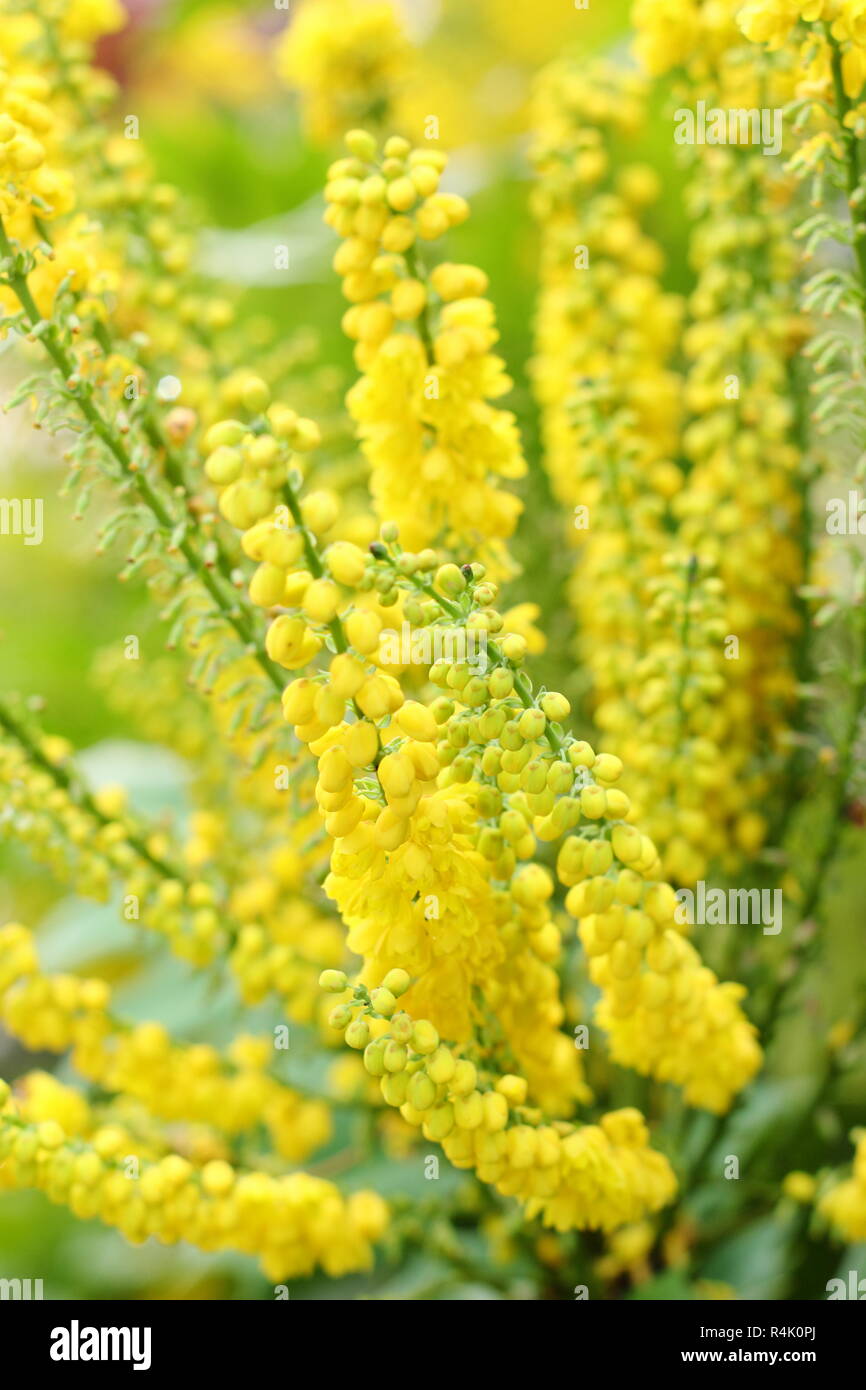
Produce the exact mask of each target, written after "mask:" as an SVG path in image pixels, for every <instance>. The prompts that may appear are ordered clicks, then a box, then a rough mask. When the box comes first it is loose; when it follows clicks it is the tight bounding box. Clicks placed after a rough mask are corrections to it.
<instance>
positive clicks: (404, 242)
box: [325, 130, 526, 564]
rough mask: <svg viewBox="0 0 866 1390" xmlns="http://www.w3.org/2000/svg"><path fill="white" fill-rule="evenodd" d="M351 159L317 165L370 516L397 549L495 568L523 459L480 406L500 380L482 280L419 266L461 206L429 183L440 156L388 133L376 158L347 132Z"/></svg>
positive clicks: (372, 147)
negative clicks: (465, 558) (505, 483)
mask: <svg viewBox="0 0 866 1390" xmlns="http://www.w3.org/2000/svg"><path fill="white" fill-rule="evenodd" d="M346 143H347V145H348V148H349V155H348V156H347V157H346V158H344V159H340V160H338V161H337V162H336V163H335V164H332V165H331V167H330V169H329V171H328V184H327V187H326V189H325V197H326V199H327V201H328V210H327V212H326V221H327V222H328V223H329V224H330V225H331V226H332V227H334V228H335V230H336V231H337V232H338V233H339V234H340V236H341V237H342V238H343V240H342V242H341V245H340V246H339V248H338V249H337V252H336V254H335V256H334V268H335V270H336V271H337V272H338V273H339V274H340V275H341V277H342V281H343V293H344V295H345V296H346V298H347V299H348V300H349V301H350V303H351V307H350V308H349V309H348V310H347V312H346V313H345V315H344V316H343V327H344V329H345V331H346V333H347V334H348V335H349V337H350V338H353V339H354V340H355V341H356V347H355V361H356V363H357V365H358V367H359V368H360V369H361V371H362V372H363V376H362V377H361V379H360V380H359V381H358V382H357V384H356V385H355V386H354V387H353V388H352V390H351V391H350V392H349V396H348V401H347V403H348V407H349V411H350V413H351V415H352V418H353V419H354V420H355V421H356V423H357V426H358V433H359V437H360V440H361V444H362V448H363V450H364V454H365V456H366V458H367V460H368V462H369V464H370V470H371V472H370V489H371V492H372V495H373V501H374V503H375V505H376V508H377V511H378V514H379V517H380V519H382V520H391V521H394V522H396V523H397V524H398V525H399V526H400V529H401V534H402V535H403V536H404V537H405V540H406V543H407V544H408V545H413V546H415V547H416V548H418V549H420V548H421V547H423V546H426V545H434V544H440V545H443V546H446V547H447V548H448V549H449V550H451V551H452V552H453V551H457V552H459V551H460V550H461V549H467V550H471V551H472V552H473V553H475V554H478V555H479V557H480V558H482V559H484V558H486V555H487V551H488V548H489V550H490V554H491V556H493V557H498V558H499V562H500V564H501V563H502V558H501V551H502V542H503V541H505V540H507V538H508V537H509V536H510V535H511V533H512V531H513V530H514V527H515V525H516V522H517V518H518V516H519V514H520V510H521V504H520V502H519V500H518V499H517V498H516V497H515V496H513V495H512V494H511V493H509V492H507V491H505V490H504V489H502V488H501V487H500V482H501V480H503V479H515V478H519V477H522V475H523V474H524V473H525V471H526V463H525V460H524V458H523V454H522V451H521V445H520V438H519V435H518V431H517V427H516V424H515V420H514V416H513V415H512V414H511V413H510V412H509V411H506V410H502V409H500V408H499V407H497V406H494V405H492V404H491V402H492V401H494V400H497V399H498V398H499V397H500V396H503V395H505V394H506V393H507V392H508V391H509V390H510V389H511V384H512V383H511V380H510V378H509V377H508V376H507V375H506V373H505V368H504V363H503V361H502V359H501V358H499V357H497V356H496V355H495V354H494V353H493V352H492V351H491V349H492V348H493V346H494V344H495V343H496V341H497V338H498V333H497V331H496V323H495V313H494V309H493V305H492V304H491V302H490V300H489V299H487V298H486V293H487V288H488V280H487V276H486V275H485V274H484V272H483V271H482V270H479V269H478V268H477V267H476V266H472V265H457V264H453V263H451V262H449V261H443V262H441V263H439V264H438V265H436V266H434V267H433V268H428V267H427V266H426V265H425V264H424V263H423V262H422V259H421V248H420V246H419V243H425V242H433V241H436V240H437V239H438V238H439V237H441V236H443V235H444V233H446V232H447V231H449V229H450V228H452V227H455V226H458V225H459V224H460V223H461V222H463V221H464V220H465V219H466V218H467V217H468V215H469V207H468V204H467V203H466V200H465V199H464V198H461V197H460V196H459V195H458V194H456V193H445V192H442V191H440V188H439V182H440V179H441V176H442V173H443V171H444V169H445V167H446V156H445V155H444V154H443V153H442V152H441V151H439V150H437V149H434V148H432V147H424V146H421V147H418V148H415V149H413V148H412V147H411V146H410V144H409V141H408V140H404V139H403V138H402V137H400V136H392V137H391V138H390V139H389V140H387V141H386V143H385V146H384V151H383V154H382V155H380V154H379V153H378V150H377V145H376V142H375V140H374V138H373V136H372V135H371V134H369V132H367V131H364V130H354V131H350V132H349V134H348V136H347V137H346Z"/></svg>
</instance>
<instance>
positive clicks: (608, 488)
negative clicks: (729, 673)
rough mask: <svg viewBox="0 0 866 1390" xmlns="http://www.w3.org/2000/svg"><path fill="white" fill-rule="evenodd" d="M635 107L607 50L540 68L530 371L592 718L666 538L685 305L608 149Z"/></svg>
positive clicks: (639, 88) (636, 180) (635, 174)
mask: <svg viewBox="0 0 866 1390" xmlns="http://www.w3.org/2000/svg"><path fill="white" fill-rule="evenodd" d="M644 115H645V87H644V83H643V82H642V80H641V79H640V78H639V77H637V76H635V75H634V74H630V73H626V72H623V71H622V70H620V69H616V68H613V67H611V66H609V65H607V64H604V63H599V64H594V65H591V66H589V67H587V66H586V65H585V64H577V63H575V62H573V61H570V60H567V59H561V60H558V61H557V62H556V63H554V64H552V65H550V66H549V67H548V68H547V69H545V70H544V72H543V73H542V75H541V77H540V78H539V81H538V84H537V91H536V100H535V107H534V111H533V117H534V121H533V124H534V130H535V135H534V146H533V154H534V160H535V164H536V167H537V169H538V173H539V179H538V183H537V185H536V188H535V190H534V192H533V198H532V205H533V211H534V214H535V217H536V220H537V222H538V224H539V228H540V235H541V261H540V280H541V286H540V292H539V297H538V306H537V312H536V316H535V354H534V357H533V361H532V377H533V384H534V388H535V394H536V396H537V399H538V401H539V404H540V406H541V410H542V429H543V438H544V460H545V466H546V468H547V470H548V472H549V474H550V478H551V482H552V485H553V489H554V492H555V495H556V497H557V499H558V501H559V502H560V503H561V504H562V506H563V509H564V512H565V517H564V528H563V530H564V537H563V539H564V540H565V542H566V543H567V544H569V545H571V546H573V547H574V548H575V560H576V563H575V567H574V572H573V577H572V579H571V581H570V584H569V590H568V592H569V598H570V600H571V604H572V607H573V610H574V614H575V619H576V623H577V652H578V655H579V657H580V662H581V666H582V668H584V669H586V670H587V671H588V672H589V673H590V675H591V680H592V691H591V696H592V701H593V704H594V705H595V706H596V707H597V711H598V712H597V718H598V721H599V724H600V726H601V727H602V728H605V727H606V726H607V723H608V722H609V718H608V715H607V713H606V711H607V709H608V707H611V708H613V709H614V710H615V709H616V708H617V703H618V701H620V700H621V699H622V697H623V694H624V682H625V681H626V680H627V679H628V676H629V673H630V672H631V670H632V668H633V664H634V662H635V661H637V660H638V659H639V658H640V656H641V654H642V653H643V651H644V648H645V644H646V634H645V622H646V607H647V603H646V591H645V586H646V584H647V582H648V581H649V580H650V579H651V578H652V577H653V576H654V575H656V574H657V573H658V572H659V569H660V563H661V556H662V554H663V553H664V552H665V551H666V550H667V549H668V548H669V545H670V537H669V534H668V532H667V529H666V519H667V503H668V499H669V498H670V496H671V495H672V494H673V493H674V492H675V491H676V490H677V488H678V487H679V486H680V485H681V480H682V478H681V471H680V469H679V468H678V467H677V465H676V464H675V462H674V461H673V459H672V455H673V452H674V450H675V446H676V440H677V429H678V423H679V416H680V408H681V407H680V395H681V382H680V380H679V378H678V376H677V374H676V373H675V371H674V370H673V369H672V366H671V359H672V356H673V352H674V349H675V347H676V344H677V337H678V330H679V325H680V319H681V315H682V305H681V303H680V301H679V299H678V298H677V297H676V296H674V295H671V294H668V293H666V292H665V291H664V290H663V289H662V287H661V284H660V282H659V276H660V274H661V271H662V268H663V258H662V253H661V249H660V247H659V246H658V245H657V243H656V242H654V241H653V240H652V239H651V238H650V237H648V236H647V235H646V233H645V232H644V231H643V228H642V225H641V219H642V217H643V215H644V211H645V209H646V208H647V206H648V205H651V204H652V203H653V201H654V200H655V199H656V198H657V197H658V194H659V183H658V179H657V176H656V174H655V173H654V171H653V170H651V169H649V168H648V167H647V166H645V165H638V164H625V165H622V166H618V167H617V169H616V172H615V169H614V164H613V160H614V146H615V144H616V142H626V141H628V140H629V138H630V137H633V136H634V134H635V132H636V131H637V130H638V129H639V127H640V124H641V121H642V119H643V117H644ZM611 747H612V748H613V749H614V750H615V749H616V745H615V742H612V743H611Z"/></svg>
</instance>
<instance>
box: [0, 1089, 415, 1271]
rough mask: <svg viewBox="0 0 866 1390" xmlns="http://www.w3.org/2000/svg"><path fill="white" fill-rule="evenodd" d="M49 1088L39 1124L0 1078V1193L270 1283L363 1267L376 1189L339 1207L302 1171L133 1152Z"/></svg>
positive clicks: (67, 1096) (377, 1222)
mask: <svg viewBox="0 0 866 1390" xmlns="http://www.w3.org/2000/svg"><path fill="white" fill-rule="evenodd" d="M52 1092H53V1094H52V1095H51V1098H50V1101H51V1103H50V1105H49V1107H48V1108H49V1110H50V1111H53V1112H54V1113H53V1114H51V1115H49V1116H48V1117H46V1114H45V1109H46V1107H45V1106H44V1104H43V1105H42V1107H41V1111H40V1115H39V1118H38V1120H37V1119H36V1118H35V1117H34V1116H31V1114H30V1106H29V1105H28V1100H27V1096H26V1093H25V1095H24V1096H23V1097H22V1098H21V1100H20V1102H19V1100H18V1099H17V1098H16V1097H13V1096H12V1095H11V1094H10V1090H9V1087H8V1085H7V1084H6V1082H5V1081H0V1190H3V1191H7V1192H8V1191H14V1190H16V1189H25V1188H35V1189H37V1190H39V1191H41V1192H44V1193H45V1195H46V1196H47V1197H48V1199H49V1201H51V1202H54V1203H57V1204H60V1205H63V1206H66V1207H68V1208H69V1210H70V1211H72V1212H73V1214H74V1215H75V1216H77V1217H79V1218H80V1219H82V1220H90V1219H93V1218H94V1217H95V1218H97V1219H98V1220H100V1221H103V1222H104V1223H105V1224H106V1225H108V1226H113V1227H115V1228H116V1229H117V1230H118V1231H120V1232H121V1233H122V1234H123V1235H124V1236H125V1238H126V1239H127V1240H129V1241H131V1242H132V1243H134V1244H141V1243H142V1242H143V1241H145V1240H147V1239H148V1238H149V1237H151V1236H154V1237H155V1238H156V1239H157V1240H158V1241H160V1242H161V1243H162V1244H165V1245H173V1244H176V1243H177V1242H178V1241H181V1240H184V1241H189V1242H190V1243H191V1244H193V1245H196V1246H198V1248H199V1249H201V1250H206V1251H214V1250H240V1251H244V1252H246V1253H248V1254H251V1255H256V1256H257V1257H258V1259H259V1261H260V1263H261V1267H262V1269H263V1270H264V1273H265V1274H266V1276H267V1277H268V1278H269V1279H273V1280H276V1281H279V1280H283V1279H286V1278H289V1277H290V1276H293V1275H304V1274H309V1273H311V1272H312V1271H313V1270H314V1269H315V1268H316V1267H317V1266H320V1267H321V1268H322V1269H324V1270H325V1272H326V1273H328V1274H330V1275H332V1276H334V1277H337V1276H339V1275H341V1274H346V1273H348V1272H349V1271H350V1270H361V1269H369V1268H370V1267H371V1265H372V1262H373V1248H372V1242H373V1241H375V1240H377V1239H378V1238H379V1237H380V1236H381V1235H382V1234H383V1232H384V1229H385V1226H386V1223H387V1218H388V1209H387V1207H386V1205H385V1203H384V1202H383V1201H382V1199H381V1198H380V1197H378V1196H377V1195H376V1194H375V1193H373V1192H369V1191H361V1192H357V1193H355V1194H354V1195H353V1196H352V1197H349V1198H348V1199H347V1198H344V1197H343V1196H342V1195H341V1193H340V1192H339V1190H338V1189H337V1188H336V1187H335V1186H334V1184H333V1183H330V1182H327V1181H325V1180H324V1179H322V1178H317V1177H313V1176H311V1175H310V1174H307V1173H292V1174H289V1175H287V1176H283V1177H272V1176H271V1175H270V1174H268V1173H264V1172H258V1171H255V1170H242V1169H237V1168H235V1167H233V1166H232V1165H231V1164H229V1163H227V1162H226V1161H225V1160H224V1159H211V1160H210V1161H209V1162H207V1163H205V1164H204V1165H203V1166H196V1165H194V1164H193V1163H192V1162H190V1160H189V1159H187V1158H184V1157H183V1156H182V1155H181V1154H178V1153H172V1152H164V1153H163V1154H161V1155H159V1156H157V1155H154V1154H147V1155H145V1154H141V1156H139V1155H140V1149H141V1145H140V1141H137V1140H136V1138H135V1137H134V1136H133V1135H132V1134H131V1133H130V1132H129V1131H127V1130H125V1129H124V1128H123V1127H122V1126H121V1125H119V1124H117V1123H107V1124H101V1123H100V1122H99V1117H98V1116H97V1115H96V1114H94V1113H92V1112H91V1111H90V1110H89V1108H88V1107H87V1106H86V1105H85V1104H84V1102H83V1101H82V1098H81V1097H80V1095H78V1093H77V1092H75V1091H72V1090H71V1089H69V1088H67V1087H61V1086H59V1084H58V1083H56V1082H52ZM43 1099H44V1097H43ZM130 1159H134V1160H135V1162H130Z"/></svg>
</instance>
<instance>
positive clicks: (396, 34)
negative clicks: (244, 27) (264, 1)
mask: <svg viewBox="0 0 866 1390" xmlns="http://www.w3.org/2000/svg"><path fill="white" fill-rule="evenodd" d="M409 53H410V48H409V43H408V40H407V38H406V35H405V33H404V32H403V27H402V23H401V19H400V16H399V13H398V11H397V10H396V8H395V7H394V5H392V4H391V3H390V0H304V3H303V4H302V5H301V6H300V9H299V10H298V12H297V14H293V16H292V18H291V20H290V21H289V24H288V27H287V28H286V30H285V32H284V34H283V37H282V39H281V41H280V44H279V46H278V48H277V52H276V65H277V71H278V73H279V75H280V77H282V78H283V80H284V81H285V82H286V83H287V84H288V85H289V86H290V87H292V88H293V89H295V90H297V92H298V94H299V96H300V102H301V113H302V117H303V121H304V124H305V125H306V127H307V128H308V130H309V132H310V135H311V136H312V138H313V139H314V140H318V141H322V142H324V141H327V140H332V139H335V138H337V137H339V136H341V135H342V134H343V132H344V131H345V129H346V127H347V126H351V125H356V124H362V123H364V122H367V121H371V122H375V123H377V124H380V125H381V124H384V123H386V122H387V120H388V118H389V115H390V113H391V108H392V106H393V103H394V101H395V99H396V97H397V96H398V94H399V92H400V89H401V88H402V86H403V84H404V83H405V81H406V80H407V77H408V72H409Z"/></svg>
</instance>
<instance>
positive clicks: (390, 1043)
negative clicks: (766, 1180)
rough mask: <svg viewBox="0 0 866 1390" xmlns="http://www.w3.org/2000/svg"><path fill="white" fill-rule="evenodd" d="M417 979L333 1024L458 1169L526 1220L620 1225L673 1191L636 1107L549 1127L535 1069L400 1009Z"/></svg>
mask: <svg viewBox="0 0 866 1390" xmlns="http://www.w3.org/2000/svg"><path fill="white" fill-rule="evenodd" d="M409 983H410V981H409V976H408V974H407V973H406V971H403V970H399V969H398V970H394V971H391V972H389V974H388V975H386V977H385V979H384V981H383V984H382V986H381V987H380V988H379V989H377V990H374V991H373V992H372V994H370V995H367V994H366V991H364V990H362V991H356V995H357V996H358V997H356V999H355V1000H354V1001H353V1002H352V1003H343V1004H338V1005H337V1006H336V1008H335V1009H334V1011H333V1014H332V1021H333V1024H334V1026H335V1027H337V1028H340V1029H341V1030H345V1034H346V1041H347V1042H348V1044H349V1046H350V1047H355V1048H359V1049H360V1048H362V1049H363V1051H364V1065H365V1067H366V1068H367V1071H368V1072H369V1073H370V1074H371V1076H375V1077H379V1078H380V1087H381V1091H382V1096H383V1098H384V1100H385V1101H386V1103H387V1104H388V1105H392V1106H395V1107H398V1108H399V1110H400V1114H401V1115H402V1116H403V1118H404V1120H406V1121H407V1123H408V1124H410V1125H413V1126H416V1127H418V1128H420V1130H421V1132H422V1133H423V1135H424V1137H425V1139H429V1140H433V1141H437V1142H439V1143H441V1144H442V1147H443V1149H444V1151H445V1153H446V1155H447V1156H448V1158H449V1159H450V1160H451V1162H452V1163H453V1164H454V1165H455V1167H457V1168H472V1169H474V1170H475V1171H476V1172H477V1174H478V1176H479V1178H480V1179H481V1180H482V1181H483V1182H487V1183H491V1184H492V1185H493V1186H494V1187H495V1188H496V1189H497V1190H498V1191H499V1192H501V1193H503V1195H505V1196H508V1197H516V1198H517V1200H518V1201H520V1202H521V1203H522V1204H523V1206H524V1209H525V1211H526V1215H527V1217H529V1218H532V1217H538V1219H539V1220H540V1221H541V1222H542V1224H543V1225H545V1226H552V1227H554V1228H555V1229H556V1230H559V1231H566V1230H570V1229H572V1228H574V1227H591V1228H600V1229H602V1230H609V1229H611V1228H613V1227H615V1226H619V1225H622V1224H623V1223H624V1222H627V1221H630V1220H634V1219H636V1218H637V1217H639V1216H642V1215H643V1214H644V1213H646V1212H653V1211H657V1210H658V1209H659V1208H660V1207H662V1206H664V1204H665V1203H666V1202H668V1201H669V1200H670V1199H671V1197H672V1196H673V1193H674V1190H675V1186H676V1180H675V1178H674V1174H673V1171H672V1169H671V1167H670V1165H669V1163H668V1161H667V1159H666V1158H664V1157H663V1155H661V1154H659V1153H657V1152H655V1151H654V1150H653V1149H652V1148H650V1147H649V1144H648V1138H649V1136H648V1133H647V1128H646V1124H645V1123H644V1120H643V1118H642V1116H641V1115H640V1113H639V1112H638V1111H637V1110H617V1111H613V1112H611V1113H610V1114H608V1115H604V1116H603V1117H602V1119H601V1121H600V1123H599V1124H597V1125H583V1126H577V1125H573V1124H570V1123H567V1122H565V1121H553V1122H552V1123H548V1124H545V1123H544V1122H543V1117H542V1114H541V1112H540V1111H539V1110H535V1109H534V1108H533V1107H531V1106H528V1105H527V1103H526V1100H527V1084H526V1080H525V1078H524V1077H522V1076H518V1075H515V1074H510V1073H505V1074H502V1075H498V1076H497V1075H495V1074H492V1073H490V1072H488V1071H487V1070H486V1069H485V1067H484V1066H483V1065H476V1063H475V1062H474V1061H472V1060H471V1058H470V1057H468V1056H464V1055H462V1054H461V1053H460V1051H458V1050H456V1049H454V1048H453V1047H450V1046H448V1045H447V1044H445V1043H442V1042H441V1041H440V1038H439V1034H438V1032H437V1030H436V1029H435V1028H434V1026H433V1025H432V1023H430V1022H429V1020H426V1019H417V1020H414V1019H413V1018H412V1016H411V1015H410V1014H409V1013H407V1012H406V1010H405V1009H400V1010H397V1008H396V1005H397V1000H398V999H399V998H400V996H401V995H404V994H405V993H406V990H407V989H408V987H409ZM323 985H324V987H325V988H326V989H329V990H332V991H334V992H335V993H341V992H342V991H343V990H344V988H345V985H346V977H345V975H342V974H341V973H339V972H334V973H333V974H332V975H331V974H328V973H326V974H325V975H324V976H323ZM356 1006H360V1008H359V1012H358V1014H357V1016H355V1017H353V1013H354V1008H355V1007H356ZM371 1010H372V1012H373V1013H374V1015H375V1016H378V1018H385V1019H387V1020H388V1024H387V1027H388V1031H387V1032H381V1031H378V1030H377V1036H376V1037H375V1038H372V1039H371V1037H370V1031H371V1030H370V1024H369V1023H368V1022H367V1018H366V1014H367V1013H368V1012H369V1011H371Z"/></svg>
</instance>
